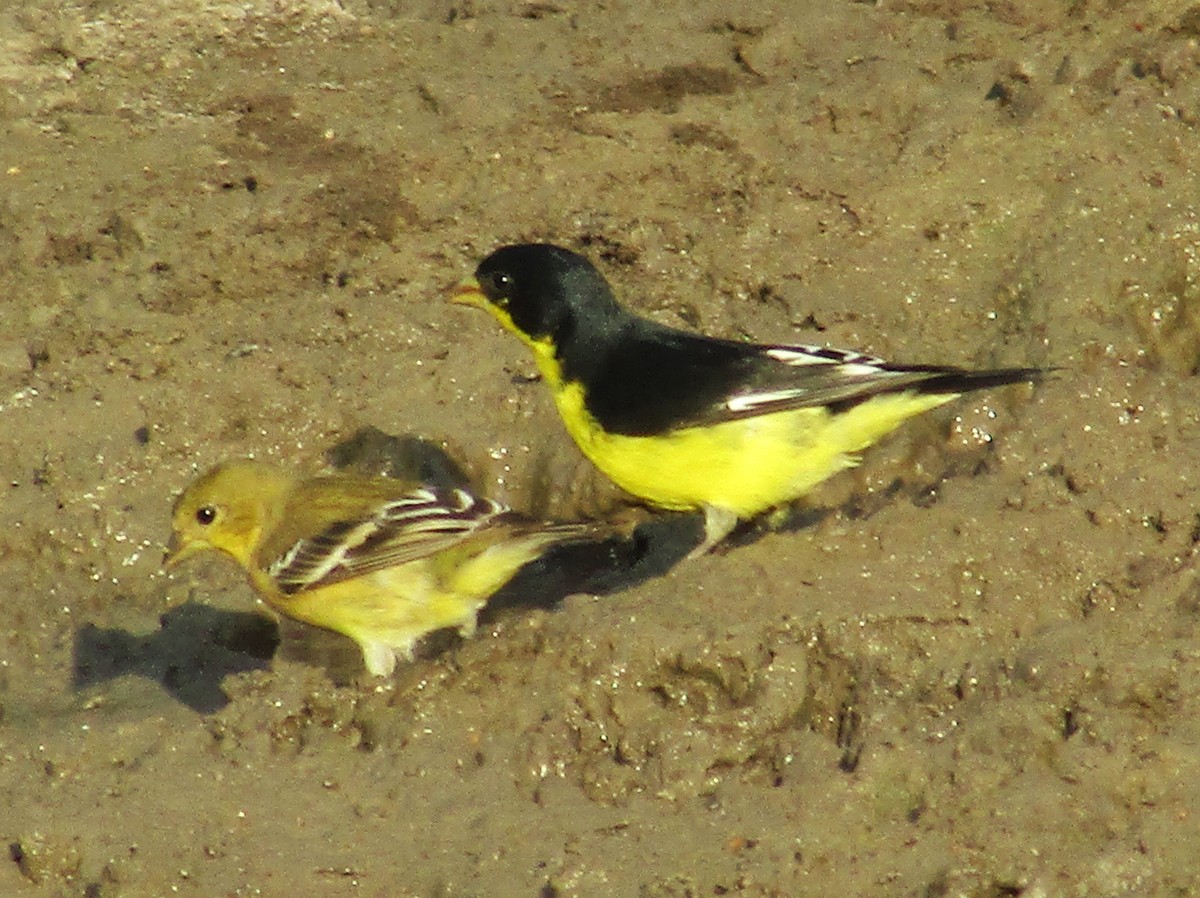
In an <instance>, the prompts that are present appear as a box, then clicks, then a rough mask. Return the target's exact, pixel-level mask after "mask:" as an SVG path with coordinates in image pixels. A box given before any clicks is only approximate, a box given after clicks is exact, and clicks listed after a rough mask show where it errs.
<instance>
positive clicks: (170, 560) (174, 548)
mask: <svg viewBox="0 0 1200 898" xmlns="http://www.w3.org/2000/svg"><path fill="white" fill-rule="evenodd" d="M207 548H208V544H207V543H203V542H199V541H197V540H194V539H181V538H180V536H179V534H178V533H172V534H171V538H170V539H169V540H167V551H166V552H165V553H164V554H163V567H165V568H173V567H175V566H176V565H177V564H179V563H180V562H181V561H186V560H187V559H188V558H191V557H192V556H193V555H195V554H196V553H197V552H202V551H204V550H205V549H207Z"/></svg>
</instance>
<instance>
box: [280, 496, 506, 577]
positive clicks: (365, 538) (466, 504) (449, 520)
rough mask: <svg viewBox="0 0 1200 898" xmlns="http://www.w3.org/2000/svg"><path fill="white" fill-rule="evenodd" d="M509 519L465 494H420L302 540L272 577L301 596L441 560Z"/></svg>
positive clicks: (491, 503) (487, 502) (502, 511)
mask: <svg viewBox="0 0 1200 898" xmlns="http://www.w3.org/2000/svg"><path fill="white" fill-rule="evenodd" d="M506 513H508V508H507V507H505V506H504V505H501V504H500V503H499V502H495V501H493V500H491V499H483V498H480V497H478V496H473V495H471V494H470V493H468V492H466V491H465V490H448V491H442V492H434V491H432V490H429V489H420V490H416V491H414V492H413V493H410V494H409V495H407V496H405V497H404V498H402V499H397V500H394V501H391V502H385V503H382V504H380V505H378V506H377V507H375V508H374V509H373V510H372V513H371V514H370V515H368V516H364V517H363V518H361V519H358V520H346V521H337V522H335V523H333V524H330V525H329V526H328V527H327V528H326V529H325V530H324V531H322V532H321V533H320V534H318V535H317V536H314V537H309V538H307V539H302V540H299V541H298V542H296V543H295V544H293V545H292V546H291V547H290V548H289V549H287V550H286V551H285V552H283V553H282V554H281V555H280V556H279V557H278V558H277V559H276V560H275V561H274V562H273V563H272V564H271V565H270V567H269V568H268V569H267V572H268V574H270V576H271V577H272V578H273V579H274V580H275V582H276V584H277V585H278V586H279V589H280V591H281V592H283V594H284V595H295V594H296V593H298V592H301V591H302V590H307V589H314V588H317V587H320V586H327V585H329V584H332V583H337V582H339V581H341V580H346V579H349V578H351V577H361V576H363V575H364V574H369V573H372V572H374V571H379V570H383V569H384V568H389V567H395V566H397V565H401V564H405V563H407V562H410V561H416V560H417V559H420V558H426V557H428V556H430V555H436V554H437V553H439V552H441V551H444V550H445V549H449V548H452V547H453V546H455V545H457V544H458V543H460V542H461V541H462V540H463V539H465V538H466V537H468V536H470V535H471V534H472V533H475V532H477V531H478V530H480V529H481V528H483V527H485V526H487V525H488V524H489V523H491V522H493V521H494V520H495V519H496V518H497V517H498V516H500V515H504V514H506Z"/></svg>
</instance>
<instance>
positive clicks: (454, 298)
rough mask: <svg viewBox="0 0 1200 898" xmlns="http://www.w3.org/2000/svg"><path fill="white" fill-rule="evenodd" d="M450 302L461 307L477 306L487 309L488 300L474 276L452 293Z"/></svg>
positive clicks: (460, 284)
mask: <svg viewBox="0 0 1200 898" xmlns="http://www.w3.org/2000/svg"><path fill="white" fill-rule="evenodd" d="M450 301H451V302H453V303H457V304H458V305H461V306H476V307H477V308H486V306H487V305H488V299H487V297H486V296H484V295H483V288H481V287H480V286H479V281H478V279H477V278H475V277H474V276H471V277H465V278H463V279H462V280H461V281H459V282H458V283H457V284H455V285H454V289H452V290H451V291H450Z"/></svg>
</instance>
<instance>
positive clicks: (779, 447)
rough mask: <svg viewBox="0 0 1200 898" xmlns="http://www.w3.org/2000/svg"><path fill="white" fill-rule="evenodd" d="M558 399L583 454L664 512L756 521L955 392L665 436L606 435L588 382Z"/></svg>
mask: <svg viewBox="0 0 1200 898" xmlns="http://www.w3.org/2000/svg"><path fill="white" fill-rule="evenodd" d="M554 398H555V402H556V403H557V405H558V410H559V414H560V415H561V416H562V419H563V422H564V423H565V424H566V427H567V430H568V431H569V432H570V434H571V437H572V438H573V439H574V440H575V442H576V443H577V444H578V445H579V448H580V449H581V450H582V451H583V454H584V455H586V456H587V457H588V459H590V460H591V462H592V463H593V464H594V465H595V466H596V467H597V468H599V469H600V470H601V471H603V472H604V474H605V475H607V476H608V477H609V478H610V479H611V480H612V481H613V482H614V483H616V484H617V485H618V486H620V487H621V488H622V489H624V490H626V491H628V492H630V493H632V494H633V495H635V496H638V497H639V498H641V499H644V500H645V501H647V502H649V503H651V504H653V505H657V506H660V507H662V508H669V509H676V510H691V509H698V508H704V507H706V506H710V507H714V508H719V509H725V510H728V511H732V512H734V513H735V514H736V515H737V516H738V517H740V518H748V517H752V516H754V515H756V514H758V513H760V512H762V511H765V510H767V509H769V508H772V507H774V506H776V505H780V504H782V503H784V502H788V501H791V500H793V499H797V498H799V497H800V496H803V495H804V494H805V493H807V492H808V491H809V490H811V489H812V488H813V487H815V486H816V485H817V484H818V483H820V482H821V481H823V480H825V479H827V478H829V477H831V476H832V475H834V474H836V473H838V472H839V471H842V470H845V469H846V468H849V467H853V466H854V465H855V464H857V462H858V457H857V454H858V453H859V452H861V451H862V450H863V449H865V448H867V447H868V446H870V445H871V444H872V443H875V442H877V441H878V440H879V439H881V438H882V437H884V436H885V435H886V434H888V433H889V432H891V431H892V430H894V429H895V428H896V427H898V426H899V425H900V424H902V423H903V422H904V421H905V420H907V419H908V418H911V417H913V416H914V415H918V414H920V413H921V412H924V411H927V410H929V409H932V408H935V407H937V406H939V405H942V404H943V403H945V402H949V401H950V400H951V399H953V398H955V394H942V395H932V396H931V395H925V394H918V393H911V392H910V393H894V394H886V395H882V396H877V397H875V398H873V399H870V400H867V401H866V402H863V403H860V404H858V405H856V406H854V407H853V408H852V409H850V410H849V411H846V412H842V413H839V414H831V413H830V412H828V411H827V410H825V409H823V408H804V409H793V410H790V411H784V412H776V413H774V414H769V415H759V416H757V417H752V418H746V419H743V420H740V421H730V422H727V423H724V424H717V425H714V426H710V427H688V428H682V429H680V430H676V431H673V432H672V433H670V434H667V435H665V436H656V437H635V436H620V435H615V434H607V433H605V432H604V431H603V430H601V429H600V428H599V427H598V426H597V424H596V422H595V420H594V419H593V418H592V417H591V416H590V415H589V414H588V413H587V410H586V409H585V407H584V404H583V395H582V391H581V390H580V388H579V385H578V384H574V383H571V384H566V385H562V386H559V387H558V389H556V390H555V391H554Z"/></svg>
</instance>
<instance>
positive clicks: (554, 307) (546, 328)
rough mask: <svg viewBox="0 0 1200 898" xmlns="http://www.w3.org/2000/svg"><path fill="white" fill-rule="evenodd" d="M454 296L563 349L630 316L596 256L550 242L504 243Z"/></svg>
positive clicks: (608, 332)
mask: <svg viewBox="0 0 1200 898" xmlns="http://www.w3.org/2000/svg"><path fill="white" fill-rule="evenodd" d="M453 299H454V301H455V302H459V303H463V304H465V305H472V306H477V307H478V308H481V309H485V310H487V311H488V312H491V313H492V315H494V316H495V317H496V319H497V320H499V322H500V323H501V324H502V325H504V327H506V328H507V329H508V330H510V331H512V332H513V333H515V334H516V335H517V336H518V337H520V338H521V339H522V340H523V341H524V342H526V343H528V344H543V345H545V344H549V345H553V346H556V347H558V348H559V349H560V350H561V349H562V348H563V347H565V346H567V345H570V344H571V343H572V342H573V341H574V340H575V339H576V338H580V337H586V339H588V340H589V341H593V340H595V339H596V338H603V337H605V336H615V335H616V333H617V332H618V331H619V330H620V328H621V327H622V326H624V325H625V324H626V323H627V322H628V320H629V319H630V316H629V314H628V313H627V312H626V311H625V310H624V309H622V308H621V307H620V306H619V305H618V304H617V301H616V299H615V298H614V297H613V294H612V290H610V289H609V286H608V283H607V282H606V281H605V280H604V277H603V276H602V275H601V274H600V272H598V271H597V270H596V269H595V267H594V266H593V265H592V263H591V262H589V261H588V260H587V259H585V258H584V257H583V256H581V255H579V254H577V253H573V252H571V251H570V250H567V249H563V248H562V247H559V246H553V245H551V244H548V243H524V244H519V245H516V246H505V247H501V248H500V249H498V250H496V251H495V252H494V253H492V254H491V255H490V256H488V257H487V258H486V259H484V260H483V261H482V262H481V263H479V267H478V268H476V269H475V275H474V277H469V278H466V279H465V280H463V281H462V282H461V283H460V284H459V285H458V288H457V289H456V290H455V292H454V297H453Z"/></svg>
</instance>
